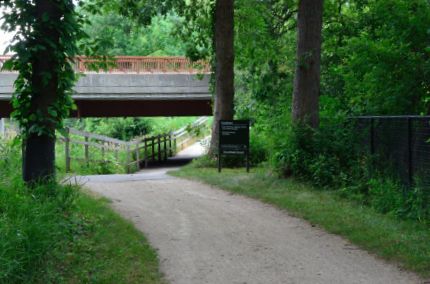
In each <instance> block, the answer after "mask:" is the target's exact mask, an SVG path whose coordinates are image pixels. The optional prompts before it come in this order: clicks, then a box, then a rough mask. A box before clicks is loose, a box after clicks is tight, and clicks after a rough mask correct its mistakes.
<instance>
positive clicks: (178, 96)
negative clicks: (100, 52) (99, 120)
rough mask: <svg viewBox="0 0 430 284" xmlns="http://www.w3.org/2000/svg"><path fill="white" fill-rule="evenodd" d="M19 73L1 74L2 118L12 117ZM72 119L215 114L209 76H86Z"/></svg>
mask: <svg viewBox="0 0 430 284" xmlns="http://www.w3.org/2000/svg"><path fill="white" fill-rule="evenodd" d="M16 76H17V74H12V73H9V74H8V73H0V117H9V116H10V113H11V111H12V106H11V105H10V98H11V96H12V93H13V91H14V87H13V82H14V81H15V79H16ZM73 98H74V100H75V103H76V105H77V110H76V111H73V112H72V113H71V116H72V117H122V116H134V117H136V116H203V115H211V114H212V107H211V94H210V91H209V76H208V75H204V76H203V78H197V76H196V75H195V74H140V75H137V74H86V75H85V76H84V77H82V78H80V79H79V81H78V82H77V84H76V86H75V88H74V95H73Z"/></svg>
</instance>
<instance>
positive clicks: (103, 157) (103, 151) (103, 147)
mask: <svg viewBox="0 0 430 284" xmlns="http://www.w3.org/2000/svg"><path fill="white" fill-rule="evenodd" d="M102 161H103V163H104V162H105V143H104V142H103V143H102Z"/></svg>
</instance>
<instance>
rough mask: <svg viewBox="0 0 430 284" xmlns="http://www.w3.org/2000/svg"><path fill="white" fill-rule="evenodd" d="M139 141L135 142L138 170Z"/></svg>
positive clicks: (138, 167) (138, 166)
mask: <svg viewBox="0 0 430 284" xmlns="http://www.w3.org/2000/svg"><path fill="white" fill-rule="evenodd" d="M139 156H140V155H139V140H137V141H136V167H137V170H139V169H140V157H139Z"/></svg>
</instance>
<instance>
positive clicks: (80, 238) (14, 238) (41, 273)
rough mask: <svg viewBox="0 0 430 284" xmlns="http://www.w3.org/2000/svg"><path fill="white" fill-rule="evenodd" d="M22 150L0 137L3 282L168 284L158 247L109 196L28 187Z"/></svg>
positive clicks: (72, 188) (0, 272)
mask: <svg viewBox="0 0 430 284" xmlns="http://www.w3.org/2000/svg"><path fill="white" fill-rule="evenodd" d="M19 149H20V147H19V141H18V140H15V141H8V142H6V141H1V143H0V213H1V214H0V283H164V282H163V280H162V276H161V274H160V272H159V271H158V259H157V255H156V253H155V251H154V250H153V249H152V248H151V247H150V246H149V245H148V242H147V241H146V239H145V238H144V237H143V236H142V234H141V233H140V232H138V231H137V230H136V229H135V228H134V227H133V225H132V224H131V223H129V222H128V221H125V220H123V219H122V218H121V217H120V216H119V215H118V214H116V213H114V212H113V211H112V209H110V208H109V204H108V203H109V201H108V200H105V199H100V198H98V197H94V196H90V195H89V194H87V193H85V192H83V191H82V189H80V187H79V186H78V185H61V184H54V183H52V184H44V185H39V186H34V187H33V188H28V187H27V186H25V185H24V183H23V182H22V180H21V176H20V174H19V173H20V170H19V169H20V166H21V157H20V151H19Z"/></svg>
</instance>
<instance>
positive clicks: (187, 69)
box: [0, 55, 211, 74]
mask: <svg viewBox="0 0 430 284" xmlns="http://www.w3.org/2000/svg"><path fill="white" fill-rule="evenodd" d="M10 58H11V56H9V55H4V56H0V69H1V68H2V66H3V64H4V62H6V60H8V59H10ZM73 61H74V66H75V71H76V72H82V73H85V72H96V71H97V72H109V73H201V74H204V73H209V72H210V70H211V69H210V65H209V64H208V63H207V62H204V61H197V62H192V61H190V60H189V59H188V58H185V57H178V56H166V57H152V56H116V57H112V58H108V59H105V60H104V61H101V59H97V58H90V57H85V56H77V57H75V59H74V60H73ZM98 62H103V64H97V63H98ZM101 65H104V67H105V68H101V67H100V66H101Z"/></svg>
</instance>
